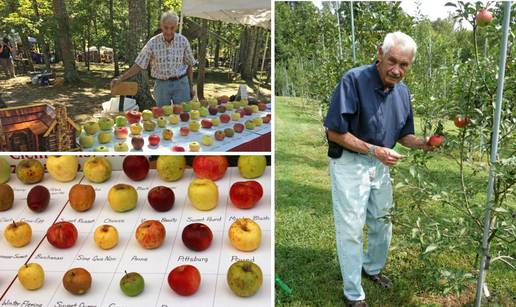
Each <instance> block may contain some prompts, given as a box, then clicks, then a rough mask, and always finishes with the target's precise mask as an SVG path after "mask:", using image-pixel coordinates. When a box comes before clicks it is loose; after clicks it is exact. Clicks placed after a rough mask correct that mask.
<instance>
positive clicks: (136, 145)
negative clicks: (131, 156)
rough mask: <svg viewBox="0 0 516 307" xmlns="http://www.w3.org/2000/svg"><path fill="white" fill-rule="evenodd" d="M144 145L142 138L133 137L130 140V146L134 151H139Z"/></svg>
mask: <svg viewBox="0 0 516 307" xmlns="http://www.w3.org/2000/svg"><path fill="white" fill-rule="evenodd" d="M144 143H145V141H144V140H143V137H142V136H139V135H135V136H133V137H132V139H131V144H132V145H133V148H134V149H135V150H141V149H142V148H143V144H144Z"/></svg>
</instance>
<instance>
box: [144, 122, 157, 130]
mask: <svg viewBox="0 0 516 307" xmlns="http://www.w3.org/2000/svg"><path fill="white" fill-rule="evenodd" d="M143 129H144V130H145V131H154V129H156V123H155V122H154V121H152V120H144V121H143Z"/></svg>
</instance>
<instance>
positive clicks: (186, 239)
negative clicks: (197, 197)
mask: <svg viewBox="0 0 516 307" xmlns="http://www.w3.org/2000/svg"><path fill="white" fill-rule="evenodd" d="M181 238H182V239H183V243H184V244H185V246H186V247H188V248H189V249H191V250H193V251H196V252H201V251H203V250H206V249H207V248H208V247H210V245H211V240H212V239H213V233H212V232H211V230H210V227H208V226H206V225H204V224H202V223H193V224H190V225H188V226H186V227H185V228H184V229H183V234H182V236H181Z"/></svg>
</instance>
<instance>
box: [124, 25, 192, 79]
mask: <svg viewBox="0 0 516 307" xmlns="http://www.w3.org/2000/svg"><path fill="white" fill-rule="evenodd" d="M134 63H135V64H136V65H138V66H140V67H141V68H142V69H147V67H148V66H149V63H150V65H151V77H153V78H156V79H161V80H165V79H168V78H171V77H179V76H182V75H184V74H185V73H186V70H187V69H188V66H189V65H194V63H195V59H194V56H193V53H192V48H191V47H190V43H189V42H188V39H187V38H186V37H184V36H183V35H181V34H179V33H175V34H174V39H173V40H172V41H171V42H170V43H169V42H167V41H166V40H165V38H164V37H163V33H160V34H158V35H155V36H153V37H151V39H149V41H148V42H147V44H146V45H145V46H144V47H143V49H142V50H141V51H140V53H139V54H138V56H137V57H136V60H134Z"/></svg>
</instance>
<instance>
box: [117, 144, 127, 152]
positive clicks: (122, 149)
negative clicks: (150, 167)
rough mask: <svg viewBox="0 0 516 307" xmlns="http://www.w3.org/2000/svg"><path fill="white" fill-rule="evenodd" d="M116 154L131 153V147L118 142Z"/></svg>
mask: <svg viewBox="0 0 516 307" xmlns="http://www.w3.org/2000/svg"><path fill="white" fill-rule="evenodd" d="M115 151H116V152H127V151H129V145H127V143H126V142H118V143H116V144H115Z"/></svg>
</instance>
